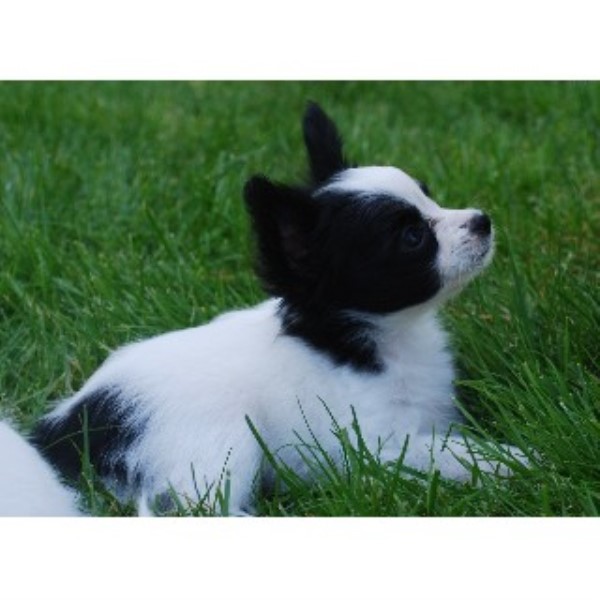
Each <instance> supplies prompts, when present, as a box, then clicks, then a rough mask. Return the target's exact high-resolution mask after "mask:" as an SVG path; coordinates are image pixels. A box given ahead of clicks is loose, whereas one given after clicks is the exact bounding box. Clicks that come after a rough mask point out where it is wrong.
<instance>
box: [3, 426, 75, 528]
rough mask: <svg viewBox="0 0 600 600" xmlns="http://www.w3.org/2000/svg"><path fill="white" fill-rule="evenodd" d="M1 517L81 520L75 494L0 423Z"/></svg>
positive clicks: (18, 438) (19, 439)
mask: <svg viewBox="0 0 600 600" xmlns="http://www.w3.org/2000/svg"><path fill="white" fill-rule="evenodd" d="M0 482H1V484H2V488H1V490H0V516H5V517H6V516H12V517H16V516H29V517H34V516H48V517H51V516H65V517H74V516H79V514H80V513H79V511H78V510H77V507H76V501H75V494H74V493H73V492H72V491H70V490H69V489H67V488H66V487H65V486H63V485H62V484H61V483H60V482H59V481H58V478H57V477H56V475H55V474H54V472H53V471H52V469H51V468H50V466H49V465H48V464H46V462H45V461H44V460H43V459H42V457H41V456H40V455H39V454H38V452H37V451H36V450H35V449H34V448H33V447H32V446H31V445H30V444H28V443H27V442H26V441H25V440H24V439H23V438H22V437H21V436H20V435H19V434H18V433H17V432H16V431H14V430H13V429H12V428H11V427H10V426H9V425H8V424H7V423H5V422H0Z"/></svg>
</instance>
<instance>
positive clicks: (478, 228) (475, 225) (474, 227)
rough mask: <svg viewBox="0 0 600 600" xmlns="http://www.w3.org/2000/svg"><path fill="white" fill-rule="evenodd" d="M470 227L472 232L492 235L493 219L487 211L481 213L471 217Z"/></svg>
mask: <svg viewBox="0 0 600 600" xmlns="http://www.w3.org/2000/svg"><path fill="white" fill-rule="evenodd" d="M468 227H469V231H470V232H471V233H475V234H477V235H490V233H491V232H492V221H491V219H490V218H489V217H488V216H487V215H486V214H485V213H479V214H477V215H475V216H474V217H472V218H471V220H470V221H469V223H468Z"/></svg>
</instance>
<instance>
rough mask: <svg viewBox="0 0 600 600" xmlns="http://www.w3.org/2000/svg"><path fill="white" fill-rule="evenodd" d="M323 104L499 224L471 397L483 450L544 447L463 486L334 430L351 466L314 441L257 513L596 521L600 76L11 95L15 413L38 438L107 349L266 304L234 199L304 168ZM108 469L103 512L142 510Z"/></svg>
mask: <svg viewBox="0 0 600 600" xmlns="http://www.w3.org/2000/svg"><path fill="white" fill-rule="evenodd" d="M307 99H315V100H317V101H319V102H320V103H322V105H323V106H324V107H325V108H326V110H328V111H329V112H330V113H331V114H332V116H333V117H334V118H335V119H336V120H337V122H338V124H339V126H340V128H341V130H342V132H343V134H344V137H345V140H346V144H347V151H348V153H349V155H350V156H351V158H352V159H354V160H356V161H357V162H358V163H362V164H377V163H380V164H385V163H387V164H396V165H398V166H401V167H402V168H404V169H405V170H407V171H408V172H409V173H411V174H413V175H414V176H416V177H419V178H420V179H423V180H425V181H426V182H427V183H428V185H429V187H430V188H431V190H432V193H433V195H434V197H435V198H436V199H437V200H438V201H439V202H440V203H441V204H443V205H448V206H456V207H465V206H468V205H471V206H477V207H482V208H484V209H485V210H487V211H489V212H490V213H491V215H492V216H493V218H494V222H495V225H496V228H497V239H498V246H497V254H496V258H495V260H494V263H493V266H492V267H491V268H490V269H489V271H488V272H487V273H486V274H485V275H484V276H483V277H482V278H480V279H479V280H478V281H476V282H475V283H474V284H473V285H471V287H470V288H469V289H468V290H466V291H465V293H464V294H463V295H462V296H460V297H459V298H458V299H457V300H456V301H454V302H453V303H452V304H451V305H450V306H448V307H447V309H446V311H445V318H446V321H447V323H448V325H449V328H450V329H451V331H452V334H453V340H454V345H455V348H456V352H457V357H458V359H457V360H458V366H459V371H460V380H459V382H458V387H457V390H458V396H459V400H460V402H461V404H462V405H463V407H464V409H465V411H466V412H467V414H468V415H469V416H470V418H471V421H470V426H471V427H472V428H473V429H474V430H476V431H477V432H478V433H479V434H480V435H482V436H483V438H484V439H486V440H488V441H489V440H505V441H509V442H511V443H514V444H517V445H519V446H521V447H523V448H533V449H535V451H536V458H535V460H534V461H533V464H532V466H531V468H530V469H529V470H528V471H527V472H522V471H518V472H517V473H516V474H515V476H514V477H513V478H512V479H510V480H508V481H507V480H502V479H498V478H490V477H485V478H480V480H479V481H478V482H476V484H474V485H458V484H456V483H452V482H447V481H444V480H441V479H440V478H439V476H437V474H436V473H430V474H423V475H422V476H420V477H419V476H416V477H406V476H402V472H401V470H400V469H398V468H394V467H390V466H387V467H386V466H383V465H381V464H380V463H379V461H378V460H377V457H376V456H373V455H371V454H370V453H369V452H368V451H367V450H366V449H365V448H364V447H362V446H361V445H360V444H359V445H358V446H357V447H353V446H352V445H351V444H349V442H348V432H343V431H341V432H338V434H339V437H340V444H341V445H342V447H343V448H344V451H345V453H346V456H347V461H346V464H345V466H343V467H339V468H334V467H333V466H331V465H328V462H327V459H326V457H325V456H323V455H322V454H319V450H318V449H316V450H315V448H314V446H310V445H307V446H306V447H307V448H312V452H313V454H310V453H309V454H310V455H308V456H307V460H309V461H312V462H311V464H314V470H315V474H316V479H317V481H316V482H315V483H314V484H313V485H311V486H309V485H306V484H305V483H304V482H301V481H298V480H297V479H294V478H293V474H290V473H289V472H286V470H285V468H284V467H282V466H279V467H278V468H279V470H280V477H281V479H282V480H284V481H287V483H288V491H287V492H285V493H283V492H282V493H278V494H276V495H275V496H274V497H272V498H268V499H264V500H263V501H262V502H261V505H260V511H261V514H268V515H288V514H289V515H412V514H418V515H596V514H598V512H599V511H600V382H599V374H600V368H599V364H600V327H599V321H600V298H599V296H600V295H599V293H598V290H599V289H600V287H599V284H600V281H599V267H600V247H599V246H600V244H599V242H598V240H599V239H600V85H598V84H595V83H594V84H589V83H487V82H478V83H369V82H363V83H216V82H214V83H5V84H1V85H0V200H1V202H0V258H1V261H2V269H1V272H0V320H1V321H0V322H1V330H0V410H2V412H4V414H8V415H10V416H11V417H12V418H14V419H15V420H16V421H17V422H20V423H21V424H22V426H23V427H24V428H25V429H27V428H28V427H30V426H31V425H32V423H33V422H34V421H35V419H36V418H37V417H39V416H40V415H41V414H42V413H43V412H44V411H45V410H47V407H48V406H49V404H50V402H51V401H52V400H55V399H57V398H60V397H63V396H65V395H68V394H70V393H72V392H73V391H75V390H76V389H77V388H78V387H79V386H80V385H81V384H82V383H83V381H84V380H85V379H86V378H87V377H88V376H89V375H90V374H91V373H92V372H93V370H94V369H95V368H96V367H97V366H98V365H99V364H100V362H101V361H102V360H103V359H104V358H105V357H106V355H107V353H108V352H109V351H110V350H111V349H113V348H115V347H117V346H119V345H121V344H123V343H125V342H129V341H132V340H137V339H140V338H143V337H146V336H149V335H152V334H156V333H160V332H163V331H167V330H170V329H175V328H182V327H187V326H191V325H196V324H199V323H203V322H205V321H207V320H208V319H210V318H211V317H213V316H214V315H216V314H218V313H220V312H222V311H224V310H227V309H229V308H233V307H238V306H245V305H251V304H253V303H255V302H257V301H259V300H260V299H261V298H262V297H263V295H262V292H261V291H260V288H259V286H258V284H257V282H256V281H255V278H254V276H253V274H252V270H251V265H252V259H251V253H252V248H251V244H250V241H249V235H248V234H249V230H248V224H247V222H246V218H245V214H244V210H243V206H242V202H241V188H242V185H243V182H244V180H245V178H246V177H247V176H249V175H250V174H252V173H255V172H264V173H266V174H268V175H270V176H272V177H274V178H280V179H284V180H290V179H294V178H298V177H302V176H303V174H304V172H305V165H304V150H303V148H302V143H301V136H300V130H299V119H300V115H301V113H302V110H303V107H304V103H305V101H306V100H307ZM332 426H333V424H332ZM359 426H360V424H357V428H359ZM290 441H291V442H292V441H294V440H290ZM92 479H93V477H91V476H89V474H88V476H86V478H84V488H85V490H86V498H87V501H88V503H89V505H90V507H91V509H92V510H93V512H95V513H96V514H128V512H130V508H128V507H120V506H118V505H117V504H115V502H114V500H113V499H111V498H110V495H107V494H105V493H104V492H102V491H101V490H100V491H98V489H97V487H96V486H95V485H94V484H93V481H92ZM86 482H87V483H86ZM225 501H226V498H225ZM188 510H189V509H187V508H186V507H181V508H180V510H179V512H182V513H185V512H186V511H188ZM195 510H196V512H202V510H201V509H200V508H197V509H195Z"/></svg>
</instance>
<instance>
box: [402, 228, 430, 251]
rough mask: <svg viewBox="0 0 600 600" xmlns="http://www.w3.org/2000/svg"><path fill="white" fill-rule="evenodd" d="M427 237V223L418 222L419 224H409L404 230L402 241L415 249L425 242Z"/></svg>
mask: <svg viewBox="0 0 600 600" xmlns="http://www.w3.org/2000/svg"><path fill="white" fill-rule="evenodd" d="M424 237H425V225H423V224H417V225H407V226H406V227H405V228H404V229H403V230H402V242H403V243H404V246H406V247H407V248H410V249H411V250H414V249H415V248H418V247H419V246H420V245H421V244H422V243H423V238H424Z"/></svg>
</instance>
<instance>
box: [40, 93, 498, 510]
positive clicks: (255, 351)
mask: <svg viewBox="0 0 600 600" xmlns="http://www.w3.org/2000/svg"><path fill="white" fill-rule="evenodd" d="M303 129H304V138H305V142H306V146H307V151H308V159H309V161H308V162H309V166H310V169H311V176H310V182H309V183H308V184H303V185H287V184H281V183H276V182H272V181H271V180H270V179H268V178H267V177H265V176H256V177H254V178H252V179H251V180H250V181H249V182H248V183H247V184H246V186H245V190H244V198H245V203H246V207H247V209H248V213H249V216H250V218H251V221H252V225H253V229H254V232H255V236H256V242H257V255H258V256H257V271H258V274H259V276H260V278H261V281H262V283H263V285H264V288H265V290H266V291H267V292H268V293H269V294H270V295H271V296H272V297H271V298H270V299H268V300H266V301H265V302H263V303H261V304H259V305H258V306H256V307H254V308H249V309H245V310H238V311H233V312H230V313H226V314H224V315H222V316H220V317H218V318H217V319H215V320H214V321H212V322H211V323H209V324H207V325H203V326H200V327H196V328H192V329H186V330H183V331H176V332H172V333H167V334H165V335H160V336H158V337H154V338H152V339H149V340H146V341H142V342H139V343H134V344H131V345H128V346H125V347H124V348H121V349H119V350H117V351H116V352H115V353H113V354H112V355H111V356H110V357H109V358H108V360H107V361H106V362H105V364H104V365H102V366H101V367H100V369H99V370H98V371H97V372H96V373H95V374H94V375H92V377H91V378H90V379H89V380H88V382H87V383H86V384H85V385H84V386H83V388H82V389H81V390H80V391H79V392H78V393H77V394H75V395H74V396H73V397H72V398H68V399H66V400H63V401H62V402H60V403H59V404H58V406H57V407H56V408H55V409H54V410H53V411H52V412H50V413H49V414H48V415H47V416H46V417H45V418H43V419H42V420H41V421H40V423H39V424H38V426H37V428H36V430H35V432H34V435H33V440H34V442H35V444H36V445H37V447H38V448H39V449H40V450H41V452H42V453H43V454H44V456H45V457H46V458H47V459H48V460H49V461H50V462H51V463H52V464H53V465H54V466H55V467H56V468H58V469H59V470H60V471H61V472H62V473H63V475H64V476H66V477H68V478H75V477H76V476H77V474H78V469H79V464H80V461H81V452H82V447H83V433H82V424H83V422H84V420H85V421H86V422H87V424H88V428H89V431H88V439H89V448H90V459H91V461H92V464H93V465H94V467H95V469H96V471H97V473H98V474H99V475H100V476H101V477H102V479H103V481H104V483H105V484H106V485H107V486H109V487H110V488H111V489H112V490H113V491H114V492H115V493H117V494H119V495H120V496H121V497H123V498H127V499H137V500H138V502H140V505H141V506H144V507H145V506H147V502H146V499H149V501H150V503H151V504H152V502H154V500H155V499H156V498H159V499H160V498H162V499H164V498H168V496H169V494H173V493H175V494H178V495H179V496H180V498H182V499H189V500H190V501H196V500H198V499H199V498H200V497H203V496H204V495H205V492H206V496H205V498H206V499H207V500H208V501H211V500H213V501H214V498H215V494H216V489H217V488H218V486H219V483H222V482H223V481H224V478H225V477H228V478H229V480H230V497H229V507H230V510H231V512H232V513H234V514H246V513H248V512H252V511H253V507H254V505H255V501H256V494H257V493H258V491H259V490H261V489H264V488H265V487H268V486H269V485H270V483H272V478H273V473H272V472H271V471H270V470H269V468H268V467H267V466H265V465H264V461H263V454H262V450H261V448H260V446H259V444H258V442H257V440H256V438H255V437H254V435H253V433H252V432H251V430H250V429H249V427H248V424H247V421H246V418H247V417H248V418H250V419H251V421H252V422H253V424H254V426H255V427H256V429H257V430H258V431H259V432H260V435H261V437H262V439H263V440H264V442H265V443H266V444H267V445H268V446H269V448H270V449H271V450H272V451H273V452H275V453H276V454H277V455H278V456H279V457H280V458H281V459H282V460H284V461H285V462H286V463H287V464H288V465H290V466H291V467H292V468H293V469H294V470H295V471H296V472H298V473H299V474H300V475H307V472H306V471H307V469H306V465H305V463H304V462H303V460H302V459H301V457H300V455H299V453H298V452H297V450H296V448H295V447H294V445H293V443H294V441H295V440H296V441H297V439H298V438H297V435H299V436H300V437H304V438H305V439H310V437H311V436H312V435H314V436H316V437H317V438H318V440H319V442H320V443H321V445H322V446H323V447H324V448H325V449H326V450H327V451H328V452H329V453H330V454H331V455H332V456H333V457H336V456H339V454H338V453H339V445H338V441H337V439H336V438H335V436H334V435H333V433H332V422H331V417H330V414H331V415H333V416H334V418H335V419H336V420H337V422H338V423H339V425H340V426H342V427H350V425H351V422H352V416H353V410H354V411H355V414H356V416H357V418H358V422H359V423H360V427H361V430H362V435H363V437H364V439H365V441H366V443H367V444H368V445H369V447H370V448H371V449H372V450H373V451H374V452H376V451H379V452H380V454H381V457H382V460H397V459H398V458H399V456H400V454H401V452H402V449H403V448H404V446H405V443H406V440H407V438H408V440H409V443H408V451H407V453H406V455H405V457H404V460H405V463H406V464H407V465H409V466H411V467H414V468H416V469H420V470H427V469H429V468H431V467H432V466H435V467H436V468H438V469H440V470H441V473H442V475H443V476H444V477H449V478H453V479H457V480H464V479H466V478H468V477H470V469H469V468H468V464H473V462H474V461H475V460H476V459H475V458H474V457H473V455H472V453H471V451H470V450H469V449H468V448H467V447H466V444H465V440H464V439H463V438H462V437H460V436H455V435H453V434H452V433H450V435H449V436H448V433H449V430H450V428H451V425H452V423H453V421H455V420H456V417H457V413H456V410H455V408H454V405H453V394H454V390H453V385H452V382H453V378H454V368H453V361H452V356H451V353H450V351H449V350H448V339H447V336H446V333H445V332H444V330H443V329H442V327H441V326H440V323H439V322H438V319H437V316H436V313H437V310H438V308H439V306H440V305H441V304H442V303H443V301H445V300H446V299H447V298H449V297H450V296H452V295H454V294H456V293H457V292H458V291H459V290H460V289H461V288H462V287H463V286H464V285H465V284H466V283H467V282H468V281H469V280H470V279H472V278H473V277H474V276H476V275H477V274H478V273H479V272H480V271H481V270H482V269H483V268H484V267H485V266H486V265H487V264H488V263H489V261H490V260H491V256H492V252H493V230H492V227H491V222H490V220H489V218H488V217H487V216H485V215H484V214H483V213H481V211H478V210H475V209H464V210H448V209H444V208H442V207H440V206H438V205H437V204H436V203H435V202H434V201H433V200H432V199H431V198H430V197H429V196H428V194H426V193H425V192H427V188H426V187H425V186H424V185H423V184H422V183H420V182H418V181H416V180H415V179H413V178H412V177H410V176H409V175H407V174H406V173H404V172H403V171H401V170H400V169H397V168H393V167H387V166H384V167H350V166H349V163H347V161H346V160H345V158H344V154H343V148H342V142H341V136H340V134H339V133H338V130H337V128H336V126H335V124H334V123H333V121H331V119H330V118H329V117H328V116H327V115H326V114H325V113H324V112H323V111H322V109H321V108H320V107H318V106H317V105H315V104H311V105H309V107H308V109H307V111H306V113H305V116H304V121H303ZM309 427H310V429H311V432H310V434H309V431H308V428H309ZM467 463H468V464H467ZM479 466H480V467H481V468H482V469H485V470H496V469H498V465H494V464H490V463H487V462H485V461H482V462H481V463H480V465H479ZM144 511H146V509H144Z"/></svg>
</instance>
